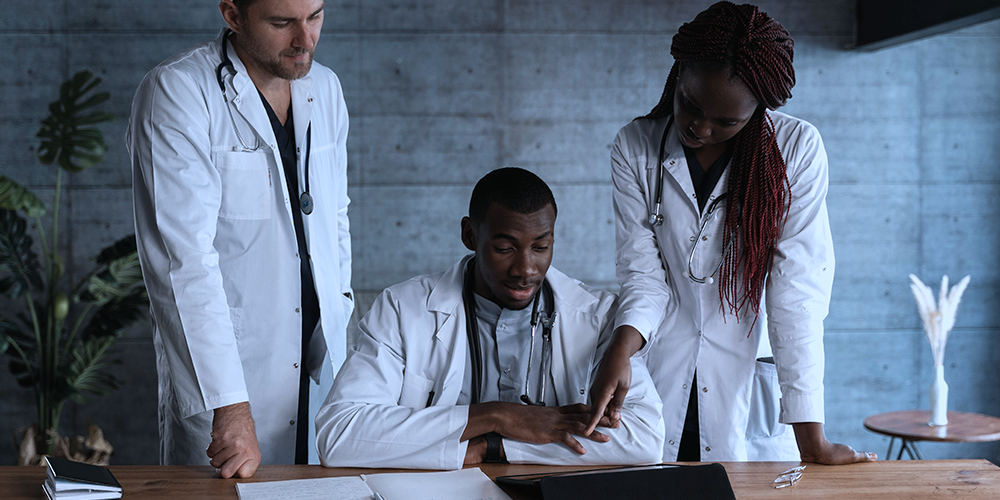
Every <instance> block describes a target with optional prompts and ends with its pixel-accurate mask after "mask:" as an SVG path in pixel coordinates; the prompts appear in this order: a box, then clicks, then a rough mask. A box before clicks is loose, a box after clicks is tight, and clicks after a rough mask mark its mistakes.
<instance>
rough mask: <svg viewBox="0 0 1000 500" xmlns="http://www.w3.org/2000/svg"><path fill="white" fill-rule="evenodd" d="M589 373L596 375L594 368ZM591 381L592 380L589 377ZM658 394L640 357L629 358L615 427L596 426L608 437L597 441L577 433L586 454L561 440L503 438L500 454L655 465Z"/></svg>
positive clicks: (659, 437)
mask: <svg viewBox="0 0 1000 500" xmlns="http://www.w3.org/2000/svg"><path fill="white" fill-rule="evenodd" d="M593 373H594V374H595V375H596V373H597V370H594V371H593ZM591 384H593V380H591ZM661 411H662V405H661V403H660V396H659V395H658V394H657V393H656V388H655V387H654V386H653V380H652V379H651V378H650V376H649V372H648V371H647V370H646V364H645V362H644V358H642V357H639V356H633V357H632V385H631V386H630V387H629V391H628V395H626V396H625V404H624V405H622V420H621V425H620V426H619V427H618V428H617V429H608V428H605V427H598V428H597V430H598V431H599V432H601V433H604V434H607V435H608V436H609V437H610V438H611V440H610V441H608V442H606V443H599V442H597V441H591V440H589V439H586V438H583V437H579V436H577V441H579V442H580V444H581V445H583V447H584V449H586V450H587V453H585V454H583V455H580V454H578V453H577V452H575V451H573V450H572V449H570V447H568V446H566V445H565V444H563V443H547V444H536V443H526V442H523V441H515V440H513V439H508V438H503V443H504V453H505V454H506V455H507V461H508V462H510V463H512V464H545V465H626V464H655V463H660V460H661V458H662V457H663V435H664V427H663V414H662V413H661Z"/></svg>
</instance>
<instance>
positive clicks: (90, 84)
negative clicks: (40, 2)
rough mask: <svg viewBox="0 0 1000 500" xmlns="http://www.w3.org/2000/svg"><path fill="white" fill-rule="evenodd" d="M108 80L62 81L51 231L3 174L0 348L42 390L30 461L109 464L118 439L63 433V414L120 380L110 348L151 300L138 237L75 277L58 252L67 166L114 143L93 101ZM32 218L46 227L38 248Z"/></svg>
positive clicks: (90, 162) (41, 211)
mask: <svg viewBox="0 0 1000 500" xmlns="http://www.w3.org/2000/svg"><path fill="white" fill-rule="evenodd" d="M100 82H101V79H100V78H95V77H94V76H93V75H92V74H91V73H90V72H89V71H81V72H79V73H77V74H76V75H74V76H73V77H72V78H70V79H69V80H67V81H66V82H64V83H63V84H62V87H61V88H60V95H59V99H58V100H56V101H55V102H53V103H51V104H50V105H49V111H50V115H49V116H48V117H47V118H46V119H45V120H43V121H42V127H41V129H40V130H39V131H38V134H37V137H39V138H40V139H41V144H40V147H39V149H38V159H39V161H40V162H41V163H42V164H45V165H55V167H56V169H55V195H54V199H53V202H52V212H51V214H52V217H51V224H50V225H49V227H48V228H47V229H46V227H45V226H44V225H43V220H42V217H43V216H45V215H46V214H47V213H48V209H47V208H46V205H45V203H44V202H43V201H42V200H41V199H39V198H38V197H37V196H35V195H34V194H33V193H32V192H31V191H29V190H28V189H26V188H25V187H23V186H21V185H19V184H18V183H16V182H14V181H13V180H12V179H10V178H9V177H7V176H5V175H3V174H2V173H0V295H2V296H3V297H5V300H2V301H0V303H3V302H6V304H3V306H2V308H0V354H7V355H8V356H10V357H11V358H12V359H11V361H10V370H11V373H13V374H14V376H15V378H16V379H17V382H18V384H19V385H21V386H23V387H30V388H33V389H34V393H35V400H36V403H37V405H38V421H37V422H36V423H35V424H34V425H33V426H31V427H30V428H29V429H28V430H27V431H26V432H25V434H24V439H23V440H22V443H21V453H20V458H19V464H22V465H25V464H29V463H38V462H40V460H41V456H42V455H55V456H65V457H67V458H71V459H74V460H81V461H90V462H95V463H98V462H103V463H107V460H108V455H110V451H111V447H110V445H109V444H107V442H106V441H104V440H103V437H102V436H101V435H100V430H99V429H97V428H96V427H95V426H90V427H91V430H90V436H89V437H88V439H86V440H85V439H83V438H81V437H77V438H73V439H66V438H60V437H59V435H58V432H57V431H58V429H59V416H60V412H61V411H62V408H63V405H64V403H65V402H66V401H67V400H69V399H72V400H74V401H78V402H83V401H85V400H86V397H87V396H91V395H103V394H106V393H107V392H108V391H109V390H111V389H113V388H116V387H117V386H118V384H119V381H118V380H117V379H116V378H115V377H114V376H113V375H111V374H110V373H108V372H107V371H106V369H107V368H108V367H109V366H110V365H112V364H114V363H116V361H113V360H110V359H108V349H109V348H110V347H111V346H112V345H114V343H115V341H117V340H118V338H119V337H120V336H121V335H122V333H123V332H124V330H125V329H126V328H127V327H128V326H129V325H130V324H132V323H133V322H134V321H135V320H136V319H138V318H139V317H140V316H141V315H142V314H143V312H144V311H145V310H146V309H147V307H148V298H147V296H146V290H145V288H144V287H143V284H142V273H141V271H140V269H139V260H138V256H137V254H136V244H135V236H134V235H133V236H129V237H126V238H124V239H122V240H120V241H117V242H115V243H114V244H112V245H110V246H108V247H107V248H105V249H104V250H102V251H101V252H100V253H98V254H97V255H96V256H95V257H93V260H94V261H95V266H94V269H93V270H91V271H90V272H89V273H87V274H86V275H84V276H83V277H82V279H80V280H79V281H78V282H77V283H76V284H72V285H69V284H67V283H66V282H65V281H66V280H65V279H64V278H66V267H65V262H64V260H63V258H62V257H61V256H60V255H59V253H58V248H59V225H60V221H59V198H60V195H61V193H62V178H63V172H66V173H75V172H81V171H83V170H86V169H88V168H90V167H92V166H94V165H95V164H97V163H98V162H100V161H101V160H102V159H103V158H104V154H105V151H106V149H107V146H106V145H105V143H104V137H103V134H101V131H100V130H99V129H98V128H96V127H95V125H97V124H99V123H103V122H107V121H110V120H112V119H113V116H112V115H111V114H110V113H108V112H105V111H95V110H94V109H93V108H94V107H96V106H98V105H100V104H101V103H103V102H105V101H107V100H108V98H109V95H108V93H107V92H91V91H93V90H94V89H95V87H97V85H99V84H100ZM29 218H30V219H33V220H34V221H35V225H36V227H37V230H38V231H37V235H38V245H37V250H38V252H37V253H36V245H35V241H34V240H33V238H32V237H31V235H30V234H29V225H28V220H27V219H29ZM39 254H40V255H41V257H39ZM87 448H90V449H89V450H88V449H87Z"/></svg>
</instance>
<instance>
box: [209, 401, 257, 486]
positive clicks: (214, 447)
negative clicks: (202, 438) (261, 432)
mask: <svg viewBox="0 0 1000 500" xmlns="http://www.w3.org/2000/svg"><path fill="white" fill-rule="evenodd" d="M206 453H207V454H208V457H209V458H211V460H210V461H209V463H210V464H212V467H215V468H216V469H218V470H219V475H220V476H222V477H223V478H226V479H229V478H231V477H233V476H234V475H235V476H236V477H242V478H246V477H250V476H252V475H253V473H254V472H256V471H257V466H258V465H260V447H259V446H258V445H257V430H256V428H255V427H254V424H253V416H251V415H250V403H246V402H244V403H236V404H234V405H229V406H223V407H222V408H216V409H215V416H214V418H213V420H212V444H210V445H208V450H206Z"/></svg>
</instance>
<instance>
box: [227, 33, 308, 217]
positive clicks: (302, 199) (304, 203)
mask: <svg viewBox="0 0 1000 500" xmlns="http://www.w3.org/2000/svg"><path fill="white" fill-rule="evenodd" d="M232 32H233V30H231V29H228V28H227V29H226V31H225V33H223V35H222V50H221V52H222V62H220V63H219V65H218V66H216V67H215V78H216V80H218V82H219V90H221V91H222V99H223V100H225V102H226V111H228V112H229V122H230V123H232V125H233V130H234V131H235V132H236V139H237V140H239V141H240V146H241V151H242V152H244V153H254V152H257V151H260V149H261V148H262V147H263V145H262V144H261V140H260V136H257V135H255V136H254V137H255V143H254V147H252V148H251V147H250V146H248V145H247V143H246V141H245V140H244V139H243V134H241V133H240V128H239V127H237V126H236V118H235V117H234V116H233V108H232V101H230V100H229V94H228V93H227V92H226V81H225V79H224V78H223V76H222V71H223V70H224V69H226V68H227V67H228V68H230V69H232V70H233V72H234V73H235V72H236V68H235V67H234V66H233V61H232V59H230V58H229V48H228V47H227V40H229V35H230V33H232ZM311 154H312V124H311V123H310V124H309V127H308V128H307V129H306V161H305V163H306V164H305V177H306V181H305V184H306V186H305V187H306V189H305V191H303V192H302V193H301V194H300V195H299V209H300V210H302V213H303V214H305V215H309V214H311V213H313V209H314V200H313V197H312V195H311V194H309V193H310V191H309V157H310V155H311Z"/></svg>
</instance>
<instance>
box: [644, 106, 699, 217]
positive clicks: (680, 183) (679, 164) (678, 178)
mask: <svg viewBox="0 0 1000 500" xmlns="http://www.w3.org/2000/svg"><path fill="white" fill-rule="evenodd" d="M670 128H671V130H670V132H668V133H667V144H666V145H665V146H664V148H663V150H664V154H663V164H662V165H661V167H662V168H664V169H666V171H667V173H669V174H670V176H669V178H672V179H673V181H674V185H675V187H676V188H677V189H678V190H679V191H680V192H681V193H683V194H684V198H685V199H686V200H687V204H688V206H689V207H690V208H691V209H692V210H694V213H695V214H697V213H698V200H697V199H696V198H695V196H694V183H693V182H691V172H690V171H689V170H688V163H687V157H685V156H684V147H683V146H681V141H680V139H678V138H677V124H676V122H673V123H671V125H670ZM653 157H654V158H656V157H657V156H653ZM665 181H666V179H665ZM664 184H666V182H664ZM663 189H664V190H666V189H667V186H666V185H664V187H663ZM664 198H667V197H666V196H664Z"/></svg>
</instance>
